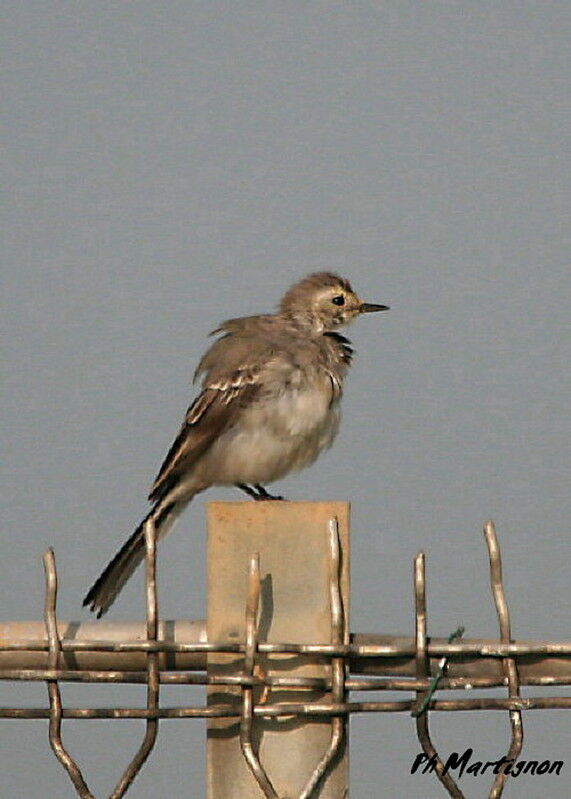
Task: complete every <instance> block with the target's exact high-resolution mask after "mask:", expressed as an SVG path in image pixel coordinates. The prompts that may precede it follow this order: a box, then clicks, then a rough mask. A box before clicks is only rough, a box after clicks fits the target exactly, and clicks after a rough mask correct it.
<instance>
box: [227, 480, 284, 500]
mask: <svg viewBox="0 0 571 799" xmlns="http://www.w3.org/2000/svg"><path fill="white" fill-rule="evenodd" d="M236 488H239V489H240V490H241V491H244V492H245V493H246V494H248V496H249V497H252V499H255V500H256V502H263V501H266V500H283V497H275V496H274V495H273V494H270V493H268V491H266V489H265V488H264V486H263V485H260V483H256V485H253V486H251V485H247V484H246V483H236Z"/></svg>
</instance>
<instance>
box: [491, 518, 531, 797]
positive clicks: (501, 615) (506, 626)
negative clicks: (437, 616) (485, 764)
mask: <svg viewBox="0 0 571 799" xmlns="http://www.w3.org/2000/svg"><path fill="white" fill-rule="evenodd" d="M484 538H485V539H486V545H487V547H488V556H489V559H490V583H491V587H492V594H493V597H494V604H495V606H496V612H497V614H498V622H499V626H500V637H501V640H502V642H503V643H506V644H509V643H510V642H511V623H510V612H509V608H508V603H507V601H506V596H505V592H504V584H503V578H502V556H501V553H500V545H499V543H498V537H497V535H496V528H495V526H494V523H493V522H491V521H488V522H486V524H485V525H484ZM502 662H503V667H504V674H505V675H506V677H507V679H508V696H509V697H510V699H514V698H517V697H519V695H520V690H519V676H518V673H517V666H516V662H515V659H514V658H503V660H502ZM509 718H510V724H511V732H512V736H511V741H510V746H509V749H508V753H507V755H506V758H507V759H508V760H513V761H515V760H517V758H518V757H519V755H520V753H521V749H522V746H523V724H522V718H521V711H520V710H510V711H509ZM507 777H508V774H506V772H505V771H504V770H503V769H502V770H500V771H499V772H498V773H497V774H496V776H495V778H494V783H493V785H492V789H491V791H490V795H489V799H499V797H500V796H501V795H502V793H503V790H504V785H505V782H506V779H507Z"/></svg>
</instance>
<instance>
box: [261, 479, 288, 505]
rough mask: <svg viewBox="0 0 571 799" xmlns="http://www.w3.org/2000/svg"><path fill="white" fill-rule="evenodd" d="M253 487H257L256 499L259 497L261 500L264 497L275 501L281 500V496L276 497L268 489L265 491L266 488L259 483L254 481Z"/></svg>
mask: <svg viewBox="0 0 571 799" xmlns="http://www.w3.org/2000/svg"><path fill="white" fill-rule="evenodd" d="M254 488H257V489H258V492H259V493H258V499H259V500H260V499H262V500H264V499H271V500H276V501H280V502H283V497H276V496H274V494H270V493H269V492H268V491H266V489H265V488H264V486H263V485H260V484H259V483H256V485H255V486H254Z"/></svg>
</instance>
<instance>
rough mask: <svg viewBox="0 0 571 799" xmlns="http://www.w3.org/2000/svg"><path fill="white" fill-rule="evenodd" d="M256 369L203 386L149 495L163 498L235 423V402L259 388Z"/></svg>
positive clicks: (234, 374) (249, 397) (234, 373)
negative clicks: (178, 479)
mask: <svg viewBox="0 0 571 799" xmlns="http://www.w3.org/2000/svg"><path fill="white" fill-rule="evenodd" d="M257 377H258V373H257V371H254V370H253V369H251V368H250V369H245V368H244V369H236V370H235V371H234V372H233V373H232V374H231V375H230V376H229V377H228V379H226V380H219V381H217V382H212V383H209V384H206V385H205V386H204V389H203V391H202V392H201V393H200V394H199V395H198V397H197V398H196V399H195V400H194V402H193V403H192V405H191V406H190V408H189V409H188V411H187V412H186V417H185V420H184V422H183V424H182V427H181V429H180V432H179V434H178V436H177V437H176V439H175V440H174V442H173V445H172V447H171V448H170V449H169V451H168V453H167V456H166V458H165V459H164V461H163V464H162V466H161V468H160V470H159V473H158V475H157V477H156V479H155V482H154V483H153V485H152V488H151V492H150V494H149V499H150V500H151V501H152V502H156V501H157V500H159V499H161V498H162V497H163V496H164V495H165V494H166V492H167V491H169V489H170V488H171V487H172V485H173V483H174V482H176V480H177V478H178V477H179V476H180V475H181V474H183V473H185V472H187V471H188V470H189V469H192V466H193V465H194V464H195V463H196V461H197V459H198V458H200V456H201V455H202V454H203V453H204V452H205V451H206V450H207V449H208V447H209V446H210V445H211V444H212V442H213V441H214V440H215V439H216V438H218V436H219V435H220V434H221V433H222V432H223V431H224V430H225V429H226V428H227V427H229V426H230V424H231V423H232V419H233V418H235V417H234V413H235V411H236V409H237V408H236V406H237V405H238V404H241V403H243V402H247V401H249V400H250V399H251V398H252V397H253V396H254V394H255V393H256V392H257V390H258V388H259V386H258V385H257Z"/></svg>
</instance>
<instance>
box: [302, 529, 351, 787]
mask: <svg viewBox="0 0 571 799" xmlns="http://www.w3.org/2000/svg"><path fill="white" fill-rule="evenodd" d="M327 527H328V529H327V532H328V538H329V556H330V561H331V562H330V572H329V603H330V609H331V611H330V612H331V643H332V644H342V643H343V640H344V631H345V625H344V620H345V614H344V612H343V598H342V596H341V543H340V541H339V523H338V521H337V519H330V520H329V523H328V525H327ZM331 696H332V699H333V702H343V701H344V700H345V661H344V659H343V658H333V659H332V661H331ZM346 723H347V721H346V717H344V716H333V718H332V719H331V739H330V741H329V746H328V748H327V751H326V752H325V754H324V755H323V757H322V758H321V760H320V761H319V763H318V764H317V766H316V767H315V769H314V770H313V774H312V775H311V776H310V778H309V779H308V781H307V783H306V784H305V786H304V788H303V790H302V792H301V793H300V795H299V799H309V797H310V796H311V795H312V794H313V792H314V791H315V789H316V788H317V786H318V785H319V783H320V782H321V780H322V779H323V777H324V776H325V774H326V773H327V769H328V768H329V766H330V765H331V763H332V762H333V758H334V757H335V755H336V754H337V752H338V751H339V748H340V746H341V744H342V743H343V740H344V737H345V726H346Z"/></svg>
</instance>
